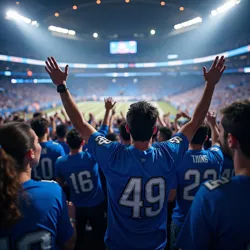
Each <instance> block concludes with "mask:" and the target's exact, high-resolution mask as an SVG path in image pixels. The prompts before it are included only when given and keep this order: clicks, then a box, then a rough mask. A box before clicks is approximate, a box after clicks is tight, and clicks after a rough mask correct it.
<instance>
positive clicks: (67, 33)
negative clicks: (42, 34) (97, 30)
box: [48, 25, 76, 36]
mask: <svg viewBox="0 0 250 250" xmlns="http://www.w3.org/2000/svg"><path fill="white" fill-rule="evenodd" d="M48 30H50V31H54V32H58V33H62V34H66V35H70V36H74V35H75V34H76V32H75V31H74V30H68V29H64V28H61V27H56V26H53V25H51V26H49V27H48Z"/></svg>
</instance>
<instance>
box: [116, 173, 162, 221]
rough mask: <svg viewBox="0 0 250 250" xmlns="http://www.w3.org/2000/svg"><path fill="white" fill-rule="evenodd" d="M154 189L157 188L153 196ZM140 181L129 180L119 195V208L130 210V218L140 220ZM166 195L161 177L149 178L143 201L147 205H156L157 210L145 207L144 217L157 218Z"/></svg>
mask: <svg viewBox="0 0 250 250" xmlns="http://www.w3.org/2000/svg"><path fill="white" fill-rule="evenodd" d="M154 187H158V190H159V192H158V194H157V195H154ZM142 189H143V187H142V179H141V178H136V177H133V178H130V180H129V182H128V183H127V185H126V187H125V190H124V192H123V193H122V195H121V198H120V200H119V204H120V205H121V206H125V207H129V208H132V217H133V218H141V208H143V205H144V203H143V200H142V199H143V198H142V191H143V190H142ZM165 194H166V181H165V179H164V178H162V177H157V178H151V179H149V180H148V181H147V183H146V184H145V189H144V195H145V200H146V201H147V202H148V203H149V204H152V205H153V204H156V203H157V204H158V209H157V210H153V208H152V207H145V215H146V216H147V217H154V216H157V215H158V214H159V213H160V211H161V210H162V208H163V205H164V201H165ZM130 197H132V199H130Z"/></svg>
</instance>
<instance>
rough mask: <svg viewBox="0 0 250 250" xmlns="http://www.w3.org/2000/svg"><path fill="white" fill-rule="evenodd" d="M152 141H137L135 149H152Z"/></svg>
mask: <svg viewBox="0 0 250 250" xmlns="http://www.w3.org/2000/svg"><path fill="white" fill-rule="evenodd" d="M151 144H152V143H151V141H145V142H139V141H135V142H134V144H133V145H134V147H135V148H136V149H138V150H141V151H144V150H147V149H148V148H149V147H151Z"/></svg>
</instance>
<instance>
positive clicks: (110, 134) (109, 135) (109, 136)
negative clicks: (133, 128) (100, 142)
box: [106, 133, 118, 141]
mask: <svg viewBox="0 0 250 250" xmlns="http://www.w3.org/2000/svg"><path fill="white" fill-rule="evenodd" d="M106 138H107V139H108V140H110V141H118V137H117V134H115V133H109V134H108V135H107V136H106Z"/></svg>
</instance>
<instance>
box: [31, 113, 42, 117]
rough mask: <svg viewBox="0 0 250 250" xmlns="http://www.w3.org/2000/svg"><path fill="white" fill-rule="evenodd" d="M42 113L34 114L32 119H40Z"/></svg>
mask: <svg viewBox="0 0 250 250" xmlns="http://www.w3.org/2000/svg"><path fill="white" fill-rule="evenodd" d="M42 115H43V113H42V112H35V113H34V114H33V118H37V117H42Z"/></svg>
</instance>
